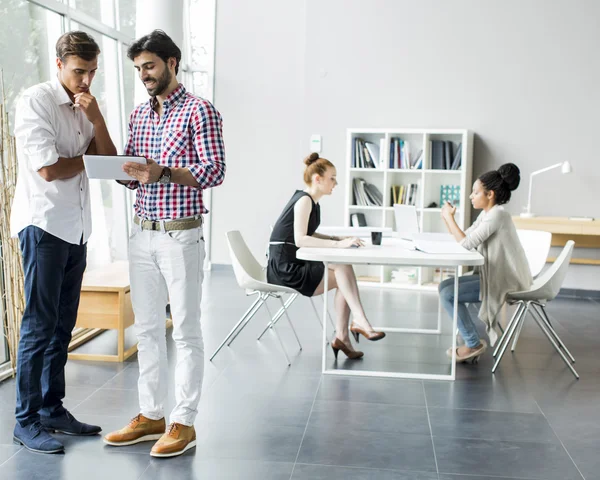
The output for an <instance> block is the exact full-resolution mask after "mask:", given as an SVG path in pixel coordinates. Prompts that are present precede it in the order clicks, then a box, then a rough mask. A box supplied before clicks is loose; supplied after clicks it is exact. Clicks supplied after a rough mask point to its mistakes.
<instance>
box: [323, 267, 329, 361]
mask: <svg viewBox="0 0 600 480" xmlns="http://www.w3.org/2000/svg"><path fill="white" fill-rule="evenodd" d="M323 263H324V264H325V276H324V282H323V287H324V292H323V295H324V297H323V361H322V368H323V372H325V365H326V361H327V300H328V298H329V264H328V263H327V262H323Z"/></svg>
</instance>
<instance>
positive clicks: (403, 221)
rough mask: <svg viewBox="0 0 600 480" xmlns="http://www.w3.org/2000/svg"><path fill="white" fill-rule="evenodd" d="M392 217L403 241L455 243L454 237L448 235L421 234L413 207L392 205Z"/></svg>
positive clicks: (415, 209) (415, 208)
mask: <svg viewBox="0 0 600 480" xmlns="http://www.w3.org/2000/svg"><path fill="white" fill-rule="evenodd" d="M394 217H395V219H396V232H398V236H399V237H400V238H401V239H403V240H409V241H429V242H454V243H456V240H454V237H453V236H452V235H451V234H449V233H434V232H425V233H421V229H420V228H419V219H418V217H417V207H415V206H414V205H394Z"/></svg>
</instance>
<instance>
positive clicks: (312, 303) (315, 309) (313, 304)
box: [308, 297, 329, 328]
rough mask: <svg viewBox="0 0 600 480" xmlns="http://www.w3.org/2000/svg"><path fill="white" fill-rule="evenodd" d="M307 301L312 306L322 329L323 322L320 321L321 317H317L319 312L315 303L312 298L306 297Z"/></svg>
mask: <svg viewBox="0 0 600 480" xmlns="http://www.w3.org/2000/svg"><path fill="white" fill-rule="evenodd" d="M308 299H309V300H310V304H311V305H312V308H313V310H314V311H315V316H316V317H317V320H318V321H319V325H321V328H323V322H322V321H321V315H319V311H318V310H317V306H316V305H315V301H314V300H313V299H312V297H308ZM327 313H329V312H327Z"/></svg>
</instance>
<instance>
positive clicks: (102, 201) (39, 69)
mask: <svg viewBox="0 0 600 480" xmlns="http://www.w3.org/2000/svg"><path fill="white" fill-rule="evenodd" d="M0 1H1V4H0V69H2V70H3V74H4V83H5V89H6V93H7V105H6V108H7V110H8V111H9V117H10V123H11V125H12V128H14V105H15V103H16V100H17V99H18V96H19V95H20V94H21V93H22V92H23V91H24V90H25V89H26V88H28V87H30V86H32V85H35V84H37V83H40V82H44V81H47V80H50V79H51V78H52V77H53V76H54V75H55V74H56V56H55V44H56V40H57V39H58V37H59V36H60V35H61V34H62V33H64V32H66V31H69V30H76V29H78V30H83V31H86V32H88V33H90V34H91V35H92V36H93V37H94V38H95V40H96V41H97V42H98V44H99V45H100V49H101V51H102V53H101V55H100V58H99V71H98V74H97V75H96V77H95V79H94V82H93V84H92V88H91V92H92V94H93V95H94V96H96V98H97V99H98V102H99V105H100V108H101V110H102V113H103V115H104V118H105V119H106V122H107V125H108V129H109V131H110V133H111V137H112V139H113V141H114V142H115V145H116V146H117V149H118V150H119V152H122V151H123V147H124V143H125V139H126V135H127V123H128V118H129V114H130V113H131V111H132V110H133V109H134V106H135V104H134V98H135V95H134V90H135V88H136V84H137V83H139V80H138V79H137V76H136V74H135V70H134V68H133V65H132V63H131V61H130V60H129V59H127V47H128V45H129V44H131V42H132V41H133V40H134V36H135V33H136V32H135V28H136V0H29V1H28V0H0ZM164 1H165V2H168V1H169V0H164ZM185 9H186V15H185V16H184V18H185V19H187V21H188V23H187V24H186V25H184V29H185V35H184V37H185V42H184V43H185V45H180V47H182V50H183V52H184V56H185V57H186V58H188V59H189V61H188V62H184V65H188V67H186V71H182V72H180V75H179V78H180V80H181V81H182V82H183V83H185V85H186V87H187V88H188V90H190V91H192V92H194V93H196V94H197V95H200V96H202V97H204V98H207V99H209V100H211V101H212V96H213V71H214V34H215V30H214V28H215V14H216V0H186V3H185ZM0 101H1V99H0ZM90 187H91V199H92V216H93V234H92V237H91V238H90V242H89V245H88V266H89V267H93V266H95V265H98V264H103V263H107V262H112V261H115V260H121V259H126V258H127V251H126V248H127V231H128V227H129V219H128V216H129V215H130V213H128V212H131V210H130V208H131V204H132V198H131V193H130V192H129V191H128V190H126V189H125V188H124V187H122V186H120V185H118V184H117V183H116V182H104V181H102V182H100V181H92V182H90ZM207 201H208V202H207V203H209V204H210V198H207ZM207 228H208V229H209V228H210V225H208V226H207ZM205 236H207V237H209V236H210V232H209V231H207V232H205ZM207 247H208V246H207ZM1 329H2V326H1V325H0V333H1ZM5 359H6V348H4V342H3V339H2V337H0V365H1V364H2V363H3V361H4V360H5ZM0 375H1V372H0Z"/></svg>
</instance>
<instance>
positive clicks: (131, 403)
mask: <svg viewBox="0 0 600 480" xmlns="http://www.w3.org/2000/svg"><path fill="white" fill-rule="evenodd" d="M363 300H364V303H365V307H366V310H367V312H368V314H369V315H370V317H371V319H372V321H373V323H374V324H376V325H392V324H396V325H397V324H398V323H399V322H401V323H402V324H403V325H405V326H409V325H411V326H417V325H421V326H432V325H433V324H435V319H436V312H437V303H436V302H437V299H436V296H435V295H434V294H419V293H414V292H413V293H411V292H401V291H379V290H372V289H371V290H365V291H364V292H363ZM203 303H204V317H203V324H204V333H205V343H206V353H207V356H208V354H209V353H212V351H213V350H214V348H215V347H216V346H217V345H218V344H219V342H220V341H221V340H222V338H223V337H224V336H225V335H226V334H227V332H228V331H229V329H230V328H231V327H232V326H233V324H234V323H235V322H236V321H237V319H238V318H239V317H240V316H241V315H242V314H243V312H244V311H245V310H246V308H247V307H248V305H249V303H250V299H248V298H246V297H245V296H244V293H243V292H242V291H240V289H239V288H238V287H237V285H236V284H235V280H234V277H233V274H232V272H231V271H230V270H228V269H217V270H215V271H213V272H212V273H210V274H209V275H207V277H206V280H205V288H204V298H203ZM320 305H321V304H320V302H317V306H320ZM273 307H276V305H275V302H274V303H273ZM415 309H416V310H417V312H416V313H415ZM599 312H600V303H597V302H595V301H593V300H585V299H583V300H581V299H580V300H573V299H558V300H556V301H554V302H553V303H551V304H550V305H549V306H548V313H549V315H550V317H551V319H553V321H554V325H555V327H556V329H557V330H558V332H559V334H560V335H561V337H562V338H563V340H564V341H565V343H566V344H567V346H568V347H569V348H570V349H571V351H572V352H573V354H574V355H575V357H576V359H577V363H576V368H577V369H578V371H579V373H580V375H581V380H579V381H577V380H575V379H574V378H573V376H572V375H571V373H570V372H569V371H568V370H567V368H566V367H565V366H564V365H563V364H562V362H561V360H560V358H559V357H558V355H556V354H555V353H554V352H553V350H552V348H551V346H550V345H549V344H548V342H547V341H546V339H545V338H544V337H542V334H541V332H540V331H539V330H538V328H537V326H536V325H535V324H534V323H533V322H531V323H529V324H527V325H526V326H525V328H524V329H523V335H522V338H521V341H520V343H519V346H518V348H517V351H516V352H515V353H514V354H510V353H509V354H507V356H506V358H505V359H504V360H503V363H502V365H501V367H500V369H499V371H498V372H497V373H496V374H495V375H492V374H491V373H490V369H491V365H492V361H491V353H489V352H488V353H487V354H486V356H485V358H483V359H482V360H481V362H480V363H479V364H478V365H469V366H459V367H458V370H457V380H456V381H455V382H443V381H418V380H401V379H374V378H363V377H332V376H321V374H320V366H321V357H320V338H321V331H320V329H319V326H318V323H317V320H316V318H315V316H314V314H313V311H312V308H311V306H310V304H309V302H308V300H306V299H303V298H300V299H298V300H297V301H296V302H295V304H294V305H293V306H292V308H291V317H292V319H293V321H294V323H295V325H296V327H297V330H298V334H299V336H300V339H301V341H302V343H303V346H304V349H303V350H302V351H301V352H300V351H298V349H297V346H296V345H295V344H294V339H293V337H292V334H291V330H290V329H289V327H287V326H286V325H283V322H282V325H281V328H280V332H281V335H282V337H283V341H284V343H285V344H286V346H287V347H288V351H289V352H290V354H291V357H292V366H291V367H289V368H288V367H287V365H286V364H285V362H284V360H283V356H282V355H281V353H280V351H279V350H278V345H277V344H276V341H275V339H274V337H273V335H272V334H268V335H267V336H265V338H264V339H263V340H262V341H261V342H256V336H257V335H258V333H260V331H261V329H262V327H263V326H264V325H265V322H266V320H267V317H266V314H265V313H260V314H258V315H257V317H256V318H255V320H253V322H251V323H250V325H249V326H248V328H247V329H246V330H245V331H244V332H243V333H242V334H241V335H240V336H239V337H238V339H237V340H236V341H235V342H234V344H233V345H232V347H231V348H225V349H224V350H223V351H222V352H221V353H220V354H219V356H217V358H216V359H215V361H214V362H213V363H209V362H207V364H206V368H205V370H206V374H205V381H204V392H203V398H202V401H201V402H200V407H199V415H198V418H197V421H196V431H197V437H198V446H197V448H196V449H193V450H191V451H190V452H188V453H186V454H185V455H183V456H181V457H178V458H175V459H168V460H158V459H151V457H150V456H149V455H148V452H149V450H150V448H151V443H145V444H138V445H133V446H130V447H123V448H112V447H109V446H106V445H104V444H103V443H102V440H101V438H100V437H94V438H76V437H68V436H64V435H62V436H59V438H60V440H61V441H63V442H64V444H65V447H66V453H65V454H64V455H53V456H47V455H39V454H34V453H30V452H28V451H27V450H24V449H22V448H20V447H17V446H15V445H13V443H12V429H13V426H14V413H13V409H14V400H15V387H14V381H13V380H8V381H5V382H3V383H1V384H0V478H1V479H6V480H18V479H27V480H32V479H38V478H39V479H77V480H79V479H85V480H93V479H102V480H106V479H111V478H114V479H121V478H126V479H169V480H173V479H179V478H185V479H187V478H189V479H192V478H206V479H211V480H213V479H241V480H251V479H260V480H270V479H273V480H275V479H277V480H278V479H282V480H304V479H311V480H317V479H337V478H340V479H346V480H359V479H360V480H507V479H539V480H554V479H556V480H575V479H582V478H584V479H586V480H600V456H599V455H598V438H599V437H600V413H599V412H600V410H599V409H598V405H599V400H600V376H599V375H598V373H600V361H599V360H598V355H597V352H598V347H599V346H600V321H599ZM132 333H133V332H129V336H130V341H133V337H132ZM450 333H451V332H450V328H449V327H448V326H447V325H445V334H444V335H442V336H441V337H440V338H436V337H425V336H417V335H401V334H390V335H388V337H387V338H386V339H384V340H383V341H381V342H377V343H369V342H365V341H363V342H361V343H360V348H361V349H364V351H365V357H364V359H363V360H362V361H358V362H349V361H346V360H342V358H341V357H340V362H339V364H338V366H343V367H344V368H355V369H367V368H379V369H389V370H391V369H394V368H398V367H402V368H406V369H408V370H409V371H422V372H423V371H424V372H432V373H434V372H437V373H445V372H447V371H448V369H449V363H448V360H447V359H446V358H445V355H444V351H445V349H446V348H447V346H448V345H447V344H448V342H449V341H450V339H451V336H450ZM114 342H115V336H114V335H113V333H112V332H107V333H104V334H103V335H101V336H100V337H98V338H96V339H95V340H94V341H92V342H90V343H89V344H87V345H86V346H84V347H82V348H84V349H85V350H87V351H96V352H100V351H102V352H106V353H109V352H112V350H114V348H115V347H114ZM173 353H174V345H173V343H172V342H171V341H169V356H170V362H171V371H172V368H173V365H172V363H173V360H174V358H173ZM327 362H328V365H329V366H331V367H335V364H334V363H333V355H332V354H331V353H328V358H327ZM66 375H67V384H68V389H67V398H66V400H65V404H66V405H67V407H68V408H69V409H71V411H72V412H73V413H74V414H76V415H77V416H78V417H79V418H80V419H81V420H84V421H88V422H91V423H97V424H99V425H101V426H102V428H103V429H104V432H108V431H112V430H114V429H117V428H120V427H121V426H123V425H124V424H126V423H127V421H128V420H129V419H130V417H132V416H134V415H135V414H136V413H137V412H138V407H137V387H136V382H137V376H138V366H137V362H136V359H135V357H134V358H132V359H131V361H129V362H127V363H125V364H122V365H121V364H103V363H92V362H74V361H72V362H69V363H68V364H67V369H66ZM173 403H174V400H173V396H172V395H171V396H170V399H169V406H172V405H173ZM594 445H595V446H594Z"/></svg>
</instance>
